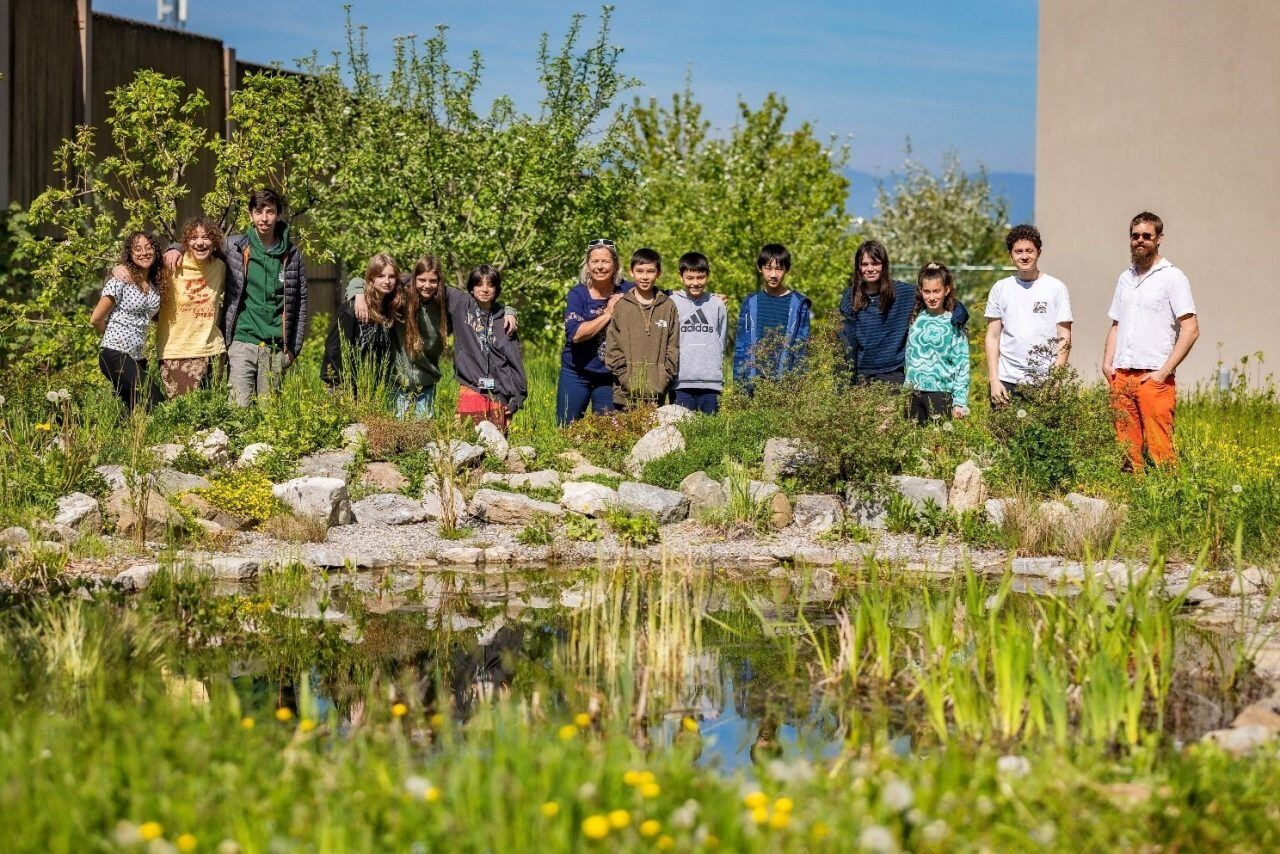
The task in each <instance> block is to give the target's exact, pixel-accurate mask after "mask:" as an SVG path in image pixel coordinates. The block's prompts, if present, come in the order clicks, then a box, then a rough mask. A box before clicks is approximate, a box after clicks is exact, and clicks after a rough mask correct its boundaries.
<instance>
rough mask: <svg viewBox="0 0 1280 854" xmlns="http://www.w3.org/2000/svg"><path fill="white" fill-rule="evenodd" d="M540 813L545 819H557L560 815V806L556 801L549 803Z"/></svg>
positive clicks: (544, 805) (542, 807) (539, 809)
mask: <svg viewBox="0 0 1280 854" xmlns="http://www.w3.org/2000/svg"><path fill="white" fill-rule="evenodd" d="M538 811H539V812H541V813H542V815H543V817H544V818H555V817H556V816H558V815H559V814H560V804H558V803H556V802H555V801H547V802H546V803H545V804H543V805H542V806H541V807H539V808H538Z"/></svg>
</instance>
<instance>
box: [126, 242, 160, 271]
mask: <svg viewBox="0 0 1280 854" xmlns="http://www.w3.org/2000/svg"><path fill="white" fill-rule="evenodd" d="M129 257H130V258H132V259H133V263H134V264H136V265H138V266H139V267H141V268H142V269H144V270H146V269H149V268H150V267H151V262H152V261H154V260H156V248H155V246H153V245H152V243H151V241H150V240H148V239H147V238H145V237H135V238H134V239H133V244H132V245H131V246H130V247H129Z"/></svg>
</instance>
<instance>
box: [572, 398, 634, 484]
mask: <svg viewBox="0 0 1280 854" xmlns="http://www.w3.org/2000/svg"><path fill="white" fill-rule="evenodd" d="M652 427H653V407H651V406H638V407H636V408H634V409H630V410H627V411H626V412H605V413H600V414H597V413H594V412H592V413H588V414H587V415H586V416H585V417H583V418H580V419H578V420H577V421H575V422H573V423H572V424H570V425H569V426H568V427H566V428H565V430H564V433H565V438H566V439H567V440H568V443H569V446H570V447H572V448H576V449H578V450H579V451H581V452H582V453H583V454H584V455H585V456H586V457H587V458H588V459H591V460H593V461H595V462H597V463H599V464H600V465H604V466H607V467H608V468H611V469H621V468H622V467H623V461H624V460H625V459H626V457H627V454H628V453H629V452H630V451H631V448H632V446H633V445H635V443H636V442H637V441H639V439H640V437H641V436H643V435H644V434H645V433H647V432H649V430H650V428H652Z"/></svg>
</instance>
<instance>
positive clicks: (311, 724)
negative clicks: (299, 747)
mask: <svg viewBox="0 0 1280 854" xmlns="http://www.w3.org/2000/svg"><path fill="white" fill-rule="evenodd" d="M315 728H316V722H315V721H313V720H311V718H303V719H302V720H301V721H299V722H298V731H299V732H311V731H312V730H313V729H315Z"/></svg>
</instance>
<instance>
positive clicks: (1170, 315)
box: [1102, 211, 1200, 471]
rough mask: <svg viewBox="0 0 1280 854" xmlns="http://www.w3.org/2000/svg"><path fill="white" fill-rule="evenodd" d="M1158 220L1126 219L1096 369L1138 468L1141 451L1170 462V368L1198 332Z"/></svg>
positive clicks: (1173, 393)
mask: <svg viewBox="0 0 1280 854" xmlns="http://www.w3.org/2000/svg"><path fill="white" fill-rule="evenodd" d="M1163 239H1164V223H1163V222H1161V220H1160V217H1158V216H1156V215H1155V214H1153V213H1151V212H1150V211H1143V212H1142V213H1140V214H1138V215H1137V216H1135V217H1134V218H1133V219H1132V220H1131V221H1130V223H1129V254H1130V258H1131V259H1132V261H1133V264H1132V266H1130V267H1129V268H1127V269H1126V270H1125V271H1124V272H1123V273H1121V274H1120V279H1119V281H1117V282H1116V292H1115V296H1114V297H1113V298H1112V300H1111V310H1110V311H1109V312H1108V314H1109V315H1110V317H1111V330H1110V331H1109V332H1108V333H1107V344H1106V347H1105V348H1104V350H1103V353H1102V373H1103V374H1105V375H1106V377H1107V381H1108V382H1109V383H1110V384H1111V406H1112V408H1113V409H1114V410H1115V419H1116V437H1117V438H1118V439H1119V440H1120V443H1121V444H1122V445H1124V446H1125V452H1126V453H1127V454H1128V456H1129V467H1130V468H1132V469H1133V470H1134V471H1141V470H1142V467H1143V456H1142V451H1143V448H1144V446H1145V448H1146V452H1147V455H1148V456H1150V457H1151V461H1152V462H1153V463H1155V464H1157V465H1162V464H1172V463H1173V462H1174V453H1173V412H1174V405H1175V403H1176V401H1177V388H1176V386H1175V384H1174V378H1173V372H1174V370H1176V369H1177V367H1178V365H1180V364H1182V360H1183V359H1185V358H1186V357H1187V354H1188V353H1190V352H1191V345H1193V344H1195V343H1196V339H1197V338H1198V337H1200V323H1199V321H1198V320H1197V319H1196V304H1195V302H1194V301H1193V300H1192V298H1191V283H1190V282H1189V281H1187V277H1186V275H1185V274H1183V272H1182V271H1181V270H1179V269H1178V268H1177V267H1175V266H1173V264H1171V263H1169V261H1168V259H1166V258H1162V257H1161V256H1160V242H1161V240H1163Z"/></svg>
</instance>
